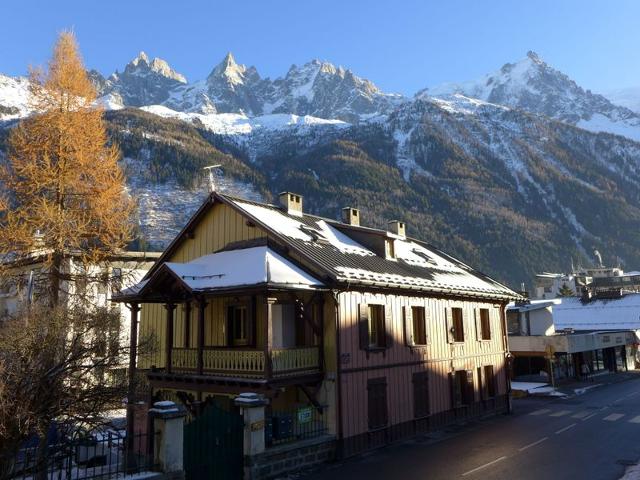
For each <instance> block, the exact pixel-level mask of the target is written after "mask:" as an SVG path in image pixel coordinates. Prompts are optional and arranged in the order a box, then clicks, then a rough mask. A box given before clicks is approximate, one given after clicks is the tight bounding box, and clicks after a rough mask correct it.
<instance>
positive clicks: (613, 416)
mask: <svg viewBox="0 0 640 480" xmlns="http://www.w3.org/2000/svg"><path fill="white" fill-rule="evenodd" d="M622 417H624V413H612V414H611V415H607V416H606V417H604V418H603V420H606V421H607V422H615V421H616V420H619V419H621V418H622Z"/></svg>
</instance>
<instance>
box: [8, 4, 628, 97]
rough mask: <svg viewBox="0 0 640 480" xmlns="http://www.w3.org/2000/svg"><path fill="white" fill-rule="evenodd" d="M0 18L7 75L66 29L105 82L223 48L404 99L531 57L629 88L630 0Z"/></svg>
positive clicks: (581, 79)
mask: <svg viewBox="0 0 640 480" xmlns="http://www.w3.org/2000/svg"><path fill="white" fill-rule="evenodd" d="M3 4H4V5H3ZM0 9H1V11H2V17H3V18H2V42H1V43H0V72H1V73H5V74H10V75H16V74H23V73H25V71H26V69H27V66H28V65H29V64H34V65H38V64H42V63H44V62H45V61H46V59H47V58H48V55H49V53H50V49H51V44H52V42H53V41H54V40H55V37H56V33H57V32H58V31H60V30H61V29H63V28H73V29H74V31H75V32H76V34H77V36H78V39H79V42H80V46H81V49H82V52H83V56H84V58H85V62H86V64H87V66H89V67H91V68H96V69H98V70H99V71H101V72H102V73H104V74H109V73H111V72H113V71H114V70H115V69H116V68H119V69H122V68H123V67H124V65H125V64H126V63H127V62H128V61H129V60H130V59H131V58H133V57H134V56H135V55H136V54H137V53H138V51H140V50H145V51H146V52H147V53H148V54H149V55H150V56H159V57H162V58H164V59H165V60H167V61H168V62H169V64H170V65H171V66H172V67H173V68H175V69H176V70H177V71H179V72H181V73H183V74H184V75H185V76H186V77H187V78H188V79H189V80H198V79H200V78H204V77H205V76H206V75H207V74H208V73H209V71H210V70H211V69H212V68H213V66H214V65H215V64H216V63H218V62H219V61H220V60H221V59H222V57H223V56H224V55H225V53H226V52H227V51H231V52H233V54H234V56H235V57H236V60H237V61H238V62H240V63H244V64H247V65H255V66H256V67H257V68H258V71H259V72H260V74H261V75H262V76H270V77H277V76H280V75H283V74H284V73H285V72H286V71H287V69H288V68H289V66H290V65H291V64H292V63H304V62H305V61H308V60H310V59H312V58H320V59H323V60H328V61H331V62H333V63H336V64H341V65H344V66H346V67H349V68H351V69H352V70H353V71H354V72H355V73H356V74H358V75H360V76H363V77H366V78H369V79H371V80H372V81H374V83H376V84H377V85H378V86H379V87H380V88H382V89H383V90H385V91H394V92H400V93H404V94H413V93H415V91H416V90H418V89H420V88H423V87H425V86H433V85H436V84H439V83H441V82H445V81H462V80H467V79H474V78H476V77H479V76H481V75H483V74H484V73H487V72H490V71H493V70H496V69H498V68H499V67H500V66H501V65H502V64H504V63H506V62H508V61H515V60H518V59H520V58H523V57H524V56H525V55H526V52H527V51H528V50H534V51H536V52H537V53H538V54H539V55H540V56H541V57H542V58H543V59H545V60H546V61H547V62H548V63H550V64H551V65H553V66H555V67H556V68H559V69H560V70H562V71H564V72H565V73H567V74H568V75H569V76H571V77H572V78H574V79H575V80H576V81H578V83H580V84H581V85H582V86H584V87H586V88H591V89H592V90H594V91H604V90H608V89H612V88H617V87H625V86H634V85H640V61H639V60H640V28H638V25H639V24H640V23H639V20H640V2H638V1H634V0H618V1H615V2H614V1H609V2H603V1H598V0H582V1H574V0H565V1H560V0H555V1H549V0H537V1H534V0H529V1H519V0H510V1H498V0H496V1H491V0H482V1H479V0H441V1H437V2H436V1H433V0H422V1H417V0H416V1H402V0H395V1H378V0H368V1H360V0H342V1H334V0H322V1H316V0H295V1H294V0H287V1H285V0H261V1H254V0H246V1H242V0H236V1H213V0H210V1H195V0H193V1H191V0H183V1H175V0H174V1H166V0H154V1H150V0H128V1H124V0H103V1H101V2H98V1H90V0H74V1H71V0H58V1H55V2H53V1H50V0H49V1H43V0H30V1H28V2H15V1H11V2H8V1H7V2H6V3H5V2H2V1H0Z"/></svg>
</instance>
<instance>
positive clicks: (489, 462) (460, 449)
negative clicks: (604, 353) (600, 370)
mask: <svg viewBox="0 0 640 480" xmlns="http://www.w3.org/2000/svg"><path fill="white" fill-rule="evenodd" d="M627 375H629V374H627ZM436 437H437V435H431V436H425V437H419V438H417V439H415V440H412V441H407V442H403V443H401V444H397V445H393V446H390V447H386V448H383V449H379V450H376V451H373V452H370V453H367V454H366V455H363V456H359V457H356V458H354V459H350V460H347V461H345V462H343V463H340V464H333V465H332V466H330V467H327V468H325V469H324V470H322V471H320V472H316V473H315V474H312V475H309V476H308V477H305V479H307V480H341V479H358V478H363V479H364V478H366V479H367V480H375V479H391V478H402V479H403V480H412V479H420V480H440V479H442V480H444V479H447V480H448V479H453V478H464V479H467V480H474V479H483V480H488V479H512V480H513V479H524V480H526V479H532V480H533V479H536V480H539V479H571V480H575V479H597V480H615V479H618V478H620V477H621V476H622V475H623V474H624V471H625V468H626V467H627V466H628V465H630V464H633V463H636V462H637V461H639V460H640V376H637V375H633V376H632V379H630V380H627V381H624V382H619V383H612V384H609V385H604V386H601V387H598V388H594V389H592V390H589V391H587V392H586V393H585V394H583V395H580V396H576V397H573V398H569V399H549V398H526V399H522V400H515V401H514V414H512V415H500V416H497V417H494V418H493V419H490V420H485V421H482V422H478V423H475V424H473V425H468V426H466V427H462V428H461V427H458V428H457V429H455V428H454V429H452V430H450V431H449V432H448V433H445V436H444V439H442V440H440V441H438V440H437V438H436Z"/></svg>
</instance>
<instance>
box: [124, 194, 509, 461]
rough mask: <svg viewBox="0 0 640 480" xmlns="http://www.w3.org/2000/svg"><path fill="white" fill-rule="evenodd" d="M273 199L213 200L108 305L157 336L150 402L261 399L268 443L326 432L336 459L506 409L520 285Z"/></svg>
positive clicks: (149, 363)
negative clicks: (511, 325) (121, 308)
mask: <svg viewBox="0 0 640 480" xmlns="http://www.w3.org/2000/svg"><path fill="white" fill-rule="evenodd" d="M280 201H281V205H279V206H274V205H267V204H262V203H257V202H253V201H249V200H244V199H240V198H234V197H231V196H228V195H222V194H220V193H215V192H214V193H212V194H211V195H210V196H209V197H208V199H207V200H206V202H205V203H204V204H203V205H202V206H201V207H200V209H199V210H198V211H197V212H196V213H195V215H194V216H193V217H192V218H191V220H190V221H189V222H188V224H187V225H186V226H185V227H184V229H183V230H182V232H181V233H180V234H179V235H178V236H177V238H176V239H175V240H174V241H173V242H172V243H171V244H170V246H169V247H168V248H167V250H166V251H165V252H164V253H163V255H162V256H161V258H160V259H159V260H158V261H157V263H156V264H155V265H154V267H153V268H152V269H151V270H150V271H149V272H148V273H147V275H146V276H145V277H144V279H143V280H142V281H141V282H140V283H139V284H137V285H136V286H134V287H132V288H129V289H126V290H123V291H122V292H121V293H120V295H119V296H118V297H117V298H116V300H117V301H119V302H125V303H126V304H128V306H129V307H130V308H131V312H132V326H133V333H134V334H135V335H137V334H139V335H145V336H146V335H149V334H153V335H155V337H156V338H157V339H158V343H159V345H160V348H158V349H157V351H155V352H154V353H153V354H152V355H141V356H140V357H139V358H138V367H139V368H140V369H142V370H143V371H144V372H146V376H147V378H148V381H149V385H150V387H151V390H152V397H153V398H154V399H174V400H176V399H177V400H179V401H181V402H182V403H183V404H184V405H185V406H186V407H187V408H188V409H189V410H190V411H191V412H192V413H194V415H197V412H199V411H200V412H201V411H202V410H201V409H202V407H203V405H207V404H214V405H216V406H217V407H218V408H221V409H233V401H232V399H233V398H234V397H236V396H237V395H238V394H240V393H248V392H255V393H260V394H263V395H264V396H265V397H267V398H268V399H269V406H268V407H267V409H268V411H269V412H270V423H269V424H268V427H267V433H266V435H267V436H268V438H267V439H266V440H267V445H270V444H276V443H278V440H279V439H282V438H285V437H295V438H305V435H304V433H305V431H307V432H308V431H309V429H312V430H313V428H312V427H313V426H317V425H321V427H322V428H318V429H316V430H315V431H318V432H321V433H322V434H323V435H325V436H327V437H328V438H332V439H334V440H333V441H335V440H337V444H338V446H339V451H340V453H341V454H342V455H343V456H347V455H352V454H355V453H357V452H361V451H364V450H367V449H371V448H375V447H378V446H381V445H384V444H386V443H389V442H392V441H394V440H397V439H400V438H402V437H406V436H410V435H413V434H415V433H418V432H425V431H428V430H430V429H437V428H440V427H442V426H444V425H446V424H448V423H450V422H454V421H460V420H461V419H466V418H471V417H478V416H482V415H488V414H493V413H496V412H504V411H506V410H507V409H508V408H509V400H508V399H509V374H508V371H507V357H508V347H507V332H506V318H505V307H506V305H507V303H509V302H510V301H513V300H516V299H520V297H519V295H518V294H516V293H515V292H513V291H512V290H510V289H509V288H507V287H505V286H504V285H501V284H500V283H498V282H496V281H494V280H492V279H491V278H489V277H487V276H485V275H483V274H481V273H479V272H477V271H475V270H473V269H472V268H471V267H469V266H467V265H465V264H464V263H462V262H460V261H459V260H457V259H455V258H452V257H451V256H449V255H447V254H445V253H444V252H442V251H440V250H438V249H436V248H434V247H432V246H430V245H428V244H426V243H424V242H422V241H419V240H417V239H413V238H410V237H408V236H407V235H406V228H407V227H406V226H405V224H404V223H403V222H400V221H395V222H391V223H390V224H389V229H388V230H380V229H374V228H368V227H365V226H363V225H361V224H360V212H359V210H357V209H355V208H345V209H344V210H343V218H342V221H336V220H331V219H326V218H320V217H317V216H314V215H310V214H306V213H304V212H303V208H302V202H303V199H302V197H301V196H299V195H297V194H294V193H289V192H285V193H282V194H281V195H280ZM138 319H139V329H137V330H136V326H137V325H138ZM287 412H288V413H287ZM305 429H306V430H305Z"/></svg>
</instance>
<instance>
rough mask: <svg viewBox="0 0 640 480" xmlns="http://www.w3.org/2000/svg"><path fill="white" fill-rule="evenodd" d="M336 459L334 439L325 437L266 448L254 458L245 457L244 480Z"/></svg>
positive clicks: (291, 470)
mask: <svg viewBox="0 0 640 480" xmlns="http://www.w3.org/2000/svg"><path fill="white" fill-rule="evenodd" d="M335 458H336V441H335V437H333V436H330V435H325V436H322V437H318V438H311V439H308V440H303V441H300V442H296V443H293V444H287V445H278V446H275V447H271V448H268V449H267V450H265V451H264V453H261V454H259V455H256V456H254V457H245V462H246V464H245V479H246V480H263V479H269V478H274V477H277V476H278V475H282V474H284V473H289V472H294V471H297V470H304V469H306V468H310V467H313V466H316V465H319V464H321V463H326V462H330V461H332V460H334V459H335Z"/></svg>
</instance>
